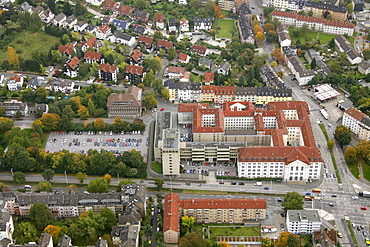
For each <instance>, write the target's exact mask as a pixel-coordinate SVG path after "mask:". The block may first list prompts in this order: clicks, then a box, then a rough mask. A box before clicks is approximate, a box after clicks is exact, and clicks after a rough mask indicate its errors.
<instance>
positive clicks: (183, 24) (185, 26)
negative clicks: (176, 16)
mask: <svg viewBox="0 0 370 247" xmlns="http://www.w3.org/2000/svg"><path fill="white" fill-rule="evenodd" d="M189 30H190V25H189V21H188V20H186V19H185V18H182V19H181V20H180V31H181V32H189Z"/></svg>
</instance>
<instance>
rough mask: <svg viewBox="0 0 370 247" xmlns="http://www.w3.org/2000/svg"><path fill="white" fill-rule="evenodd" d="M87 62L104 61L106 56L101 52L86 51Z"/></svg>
mask: <svg viewBox="0 0 370 247" xmlns="http://www.w3.org/2000/svg"><path fill="white" fill-rule="evenodd" d="M84 62H85V63H89V64H92V63H104V56H103V54H101V53H100V52H96V51H85V53H84Z"/></svg>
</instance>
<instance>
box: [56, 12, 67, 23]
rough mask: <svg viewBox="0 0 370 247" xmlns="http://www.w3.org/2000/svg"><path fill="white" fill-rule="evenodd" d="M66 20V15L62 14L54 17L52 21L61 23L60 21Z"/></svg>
mask: <svg viewBox="0 0 370 247" xmlns="http://www.w3.org/2000/svg"><path fill="white" fill-rule="evenodd" d="M64 18H66V15H65V14H63V13H60V14H59V15H57V16H55V18H54V20H56V21H58V22H59V21H61V20H62V19H64Z"/></svg>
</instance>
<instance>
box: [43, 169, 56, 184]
mask: <svg viewBox="0 0 370 247" xmlns="http://www.w3.org/2000/svg"><path fill="white" fill-rule="evenodd" d="M54 175H55V171H54V170H52V169H46V170H44V172H43V173H42V177H43V178H44V179H45V180H46V181H48V182H50V180H53V177H54Z"/></svg>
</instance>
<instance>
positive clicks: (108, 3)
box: [102, 0, 118, 8]
mask: <svg viewBox="0 0 370 247" xmlns="http://www.w3.org/2000/svg"><path fill="white" fill-rule="evenodd" d="M117 5H118V3H116V2H115V1H113V0H104V2H103V3H102V6H103V7H108V8H115V7H117Z"/></svg>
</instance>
